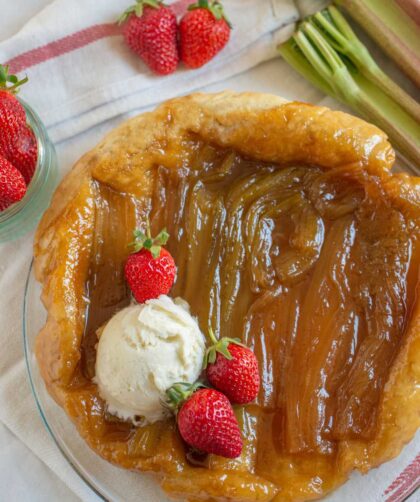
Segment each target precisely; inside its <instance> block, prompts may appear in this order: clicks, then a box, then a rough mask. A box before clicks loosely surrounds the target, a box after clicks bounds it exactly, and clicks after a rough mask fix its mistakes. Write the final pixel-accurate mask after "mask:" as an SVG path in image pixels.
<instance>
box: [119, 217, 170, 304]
mask: <svg viewBox="0 0 420 502" xmlns="http://www.w3.org/2000/svg"><path fill="white" fill-rule="evenodd" d="M134 238H135V240H134V243H133V245H134V251H135V252H134V253H133V254H131V255H130V256H129V257H128V259H127V262H126V264H125V277H126V280H127V282H128V285H129V287H130V289H131V292H132V293H133V296H134V298H135V299H136V301H137V302H138V303H144V302H146V301H147V300H151V299H153V298H158V297H159V296H160V295H166V294H168V293H169V291H170V289H171V287H172V285H173V283H174V280H175V276H176V266H175V262H174V259H173V258H172V256H171V254H170V253H169V252H168V251H167V250H166V249H165V248H164V247H162V246H164V245H165V244H166V243H167V241H168V238H169V234H168V233H167V232H166V230H165V229H164V230H162V231H161V232H160V233H159V235H157V237H152V236H151V233H150V225H149V223H147V231H146V233H144V232H142V231H141V230H136V231H135V232H134Z"/></svg>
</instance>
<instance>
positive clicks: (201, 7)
mask: <svg viewBox="0 0 420 502" xmlns="http://www.w3.org/2000/svg"><path fill="white" fill-rule="evenodd" d="M230 31H231V26H230V24H229V21H228V20H227V19H226V16H225V13H224V10H223V7H222V5H221V4H220V3H219V2H217V1H213V0H210V1H209V0H199V1H198V3H196V4H193V5H190V6H189V7H188V12H187V13H186V14H185V15H184V17H183V18H182V19H181V22H180V25H179V32H180V47H181V60H182V61H183V62H184V63H185V65H186V66H188V67H189V68H199V67H200V66H203V65H204V64H206V63H207V62H208V61H210V60H211V59H213V58H214V56H215V55H216V54H217V53H218V52H220V51H221V50H222V49H223V47H224V46H225V45H226V44H227V43H228V41H229V38H230Z"/></svg>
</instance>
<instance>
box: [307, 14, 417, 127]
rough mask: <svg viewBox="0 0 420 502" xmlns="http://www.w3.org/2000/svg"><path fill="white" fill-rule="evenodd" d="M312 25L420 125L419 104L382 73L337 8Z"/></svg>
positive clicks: (319, 15)
mask: <svg viewBox="0 0 420 502" xmlns="http://www.w3.org/2000/svg"><path fill="white" fill-rule="evenodd" d="M310 22H311V23H313V24H314V25H315V26H317V27H319V28H321V29H322V30H323V31H324V32H325V36H326V37H327V38H328V41H329V43H330V45H332V47H334V49H335V50H336V51H338V52H339V53H340V54H343V55H344V56H347V57H348V58H349V59H350V61H351V62H352V63H353V64H354V65H355V66H356V68H357V69H358V70H359V71H360V72H361V73H362V74H363V75H364V76H365V77H366V78H367V79H368V80H371V81H372V82H373V83H374V84H375V85H377V86H378V87H379V88H380V89H381V90H382V91H384V92H385V93H386V94H388V95H389V96H390V97H391V98H392V99H394V100H395V101H396V102H397V103H399V104H400V106H402V107H403V108H404V109H405V110H406V111H407V112H408V113H409V114H410V115H412V116H413V117H414V118H415V119H416V120H417V121H418V122H420V105H419V104H418V103H417V101H416V100H415V99H413V98H412V97H411V96H410V95H409V94H407V93H406V92H404V91H403V90H402V89H401V87H399V86H398V85H397V84H396V83H395V82H394V81H393V80H392V79H390V78H389V77H388V75H386V74H385V73H384V72H383V71H382V70H381V68H380V67H379V66H378V65H377V64H376V62H375V60H374V59H373V58H372V56H371V55H370V53H369V51H368V50H367V48H366V47H365V45H363V43H362V42H361V41H360V40H359V39H358V38H357V36H356V34H355V33H354V31H353V30H352V28H351V27H350V25H349V23H348V22H347V21H346V20H345V18H344V17H343V15H342V14H341V13H340V11H339V10H338V9H336V8H335V7H333V6H331V7H329V8H328V9H325V10H323V11H321V12H318V13H317V14H315V15H314V16H313V17H312V18H311V19H310Z"/></svg>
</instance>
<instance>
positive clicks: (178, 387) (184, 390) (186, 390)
mask: <svg viewBox="0 0 420 502" xmlns="http://www.w3.org/2000/svg"><path fill="white" fill-rule="evenodd" d="M204 388H207V386H206V385H204V384H203V383H202V382H200V381H198V382H195V383H193V384H190V383H186V382H177V383H174V384H173V385H172V387H169V389H168V390H167V391H166V395H167V396H168V401H167V404H168V406H169V408H170V409H171V410H172V411H173V412H175V413H176V412H177V411H178V409H179V408H180V407H181V405H182V404H183V403H184V402H185V401H186V400H187V399H189V398H190V397H191V395H192V394H194V392H195V391H196V390H198V389H204Z"/></svg>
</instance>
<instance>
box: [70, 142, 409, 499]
mask: <svg viewBox="0 0 420 502" xmlns="http://www.w3.org/2000/svg"><path fill="white" fill-rule="evenodd" d="M154 179H155V185H154V186H155V188H154V193H153V196H152V197H151V199H150V200H147V201H144V200H142V201H137V202H138V204H139V207H143V208H147V211H149V209H150V213H149V217H150V220H151V223H152V231H153V232H154V233H157V232H158V231H159V230H161V229H162V228H163V227H166V228H167V229H168V232H169V233H170V236H171V237H170V240H169V243H168V246H167V247H168V249H169V251H170V252H171V253H172V255H173V256H174V259H175V261H176V263H177V267H178V274H177V280H176V283H175V285H174V287H173V290H172V291H171V295H172V296H181V297H183V298H184V299H185V300H187V301H188V302H189V304H190V306H191V311H192V313H193V315H195V316H197V317H198V320H199V324H200V327H201V329H202V330H203V332H207V330H208V328H209V327H210V326H211V327H212V328H213V329H214V331H215V333H216V334H217V335H218V336H229V337H238V338H241V339H242V340H243V341H244V342H245V343H246V344H248V345H250V346H251V347H252V348H253V350H254V351H255V353H256V354H257V357H258V359H259V362H260V370H261V381H262V385H261V391H260V394H259V396H258V399H257V402H256V403H255V404H251V405H249V406H246V407H238V408H237V410H236V411H237V416H238V419H239V422H240V424H241V427H242V431H243V436H244V440H245V446H244V452H243V454H242V456H241V458H240V459H237V460H227V459H223V458H220V457H214V456H209V457H208V458H205V459H199V461H197V459H193V460H191V458H192V457H191V455H190V453H189V452H188V451H187V450H186V449H185V447H184V445H183V443H182V442H181V440H180V439H179V437H178V436H177V433H176V431H175V428H174V424H173V422H167V423H166V422H165V423H157V424H153V425H149V426H147V427H140V428H134V427H131V426H130V425H128V424H118V423H115V422H113V421H112V420H110V419H109V417H108V419H106V420H105V423H106V427H105V429H104V431H103V432H101V434H102V439H103V442H104V448H105V447H106V446H105V443H106V442H109V441H113V440H114V439H115V441H117V440H118V441H126V442H127V443H128V447H127V448H125V447H124V448H123V447H121V451H120V457H119V458H118V463H119V464H121V465H126V466H129V467H131V468H133V467H135V465H136V464H135V462H136V459H142V461H143V460H144V459H147V461H150V464H148V468H150V469H152V470H159V467H160V468H161V469H163V470H164V471H165V472H166V473H168V472H174V475H173V476H172V477H171V476H168V475H166V478H165V481H164V483H163V486H164V488H165V489H166V490H167V491H169V492H170V493H171V494H173V495H181V496H182V495H184V494H185V492H188V490H187V488H186V487H187V485H188V483H191V482H193V483H194V491H199V490H200V489H202V490H203V492H204V493H211V488H210V487H211V486H213V488H214V490H215V493H216V492H217V489H218V488H217V486H219V485H220V486H219V488H220V487H222V488H220V490H222V493H224V492H223V489H226V486H227V485H223V482H222V477H223V479H226V476H230V477H229V479H230V480H231V483H232V484H235V483H236V484H237V491H236V492H235V497H237V498H236V499H238V500H239V499H240V500H242V499H246V497H245V496H246V494H247V493H250V491H252V493H254V494H258V496H259V497H260V498H259V499H258V500H272V499H273V498H274V497H275V495H276V494H278V496H279V497H280V498H279V500H280V499H281V500H289V499H292V498H300V499H303V498H305V497H309V496H310V497H314V496H319V495H321V494H323V493H325V492H326V491H328V490H329V489H331V487H333V486H334V485H335V484H337V482H339V481H340V480H341V478H342V477H343V474H342V473H340V472H337V471H336V470H335V463H336V457H337V452H338V445H339V442H340V441H343V440H348V439H354V438H359V439H363V440H369V439H372V438H374V437H375V433H376V430H377V412H378V405H379V403H380V399H381V395H382V392H383V388H384V385H385V384H386V381H387V377H388V374H389V371H390V368H391V367H392V363H393V360H394V358H395V356H396V354H397V353H398V349H399V346H400V345H401V343H402V340H403V337H404V332H405V329H406V327H407V324H408V322H409V319H410V314H411V308H412V305H413V304H414V300H415V289H416V287H417V280H418V279H417V270H418V268H417V267H418V259H419V247H418V244H417V241H416V240H415V238H414V237H413V228H412V227H411V226H410V222H407V220H406V218H405V217H404V215H403V214H402V213H401V212H400V211H398V210H397V209H395V208H394V207H393V206H392V205H391V204H389V203H388V201H387V200H386V197H385V196H383V194H382V192H381V190H380V187H378V186H376V185H375V182H374V180H372V181H371V182H370V184H368V185H364V184H362V183H360V182H359V181H358V180H357V177H351V176H346V174H345V173H343V172H342V171H341V170H339V169H337V170H329V171H323V170H322V169H321V168H318V167H310V168H308V167H300V166H277V165H269V164H264V163H262V162H256V161H252V160H248V159H245V158H243V157H240V156H239V155H237V154H236V153H235V152H232V151H225V150H222V149H220V148H214V147H212V146H210V145H208V144H203V143H201V142H200V141H198V140H196V141H195V142H194V148H193V150H192V153H191V155H189V156H188V159H187V160H185V161H184V165H182V166H177V168H176V169H174V168H173V166H166V165H164V163H163V161H162V163H161V164H159V165H156V167H155V172H154ZM136 204H137V203H136V201H134V200H133V199H131V198H130V197H128V196H126V195H124V194H118V193H116V192H114V191H112V190H111V189H109V188H107V187H106V186H104V185H99V186H98V201H97V207H96V212H97V216H96V227H95V228H96V231H95V244H94V249H93V253H92V260H91V271H90V278H89V281H88V284H87V285H86V295H87V296H88V297H89V298H90V303H89V305H88V308H87V313H86V329H85V335H84V339H83V343H82V360H81V368H80V372H81V374H82V375H83V378H84V380H83V379H82V380H83V381H85V385H86V387H89V386H91V385H92V384H91V383H89V379H91V378H92V376H93V375H94V362H95V345H96V343H97V336H96V330H97V329H98V328H100V327H101V326H102V325H103V324H104V322H106V321H107V320H108V319H109V318H110V317H111V316H112V315H113V314H114V313H115V312H116V311H117V310H119V309H121V308H123V307H124V306H125V305H127V303H128V302H129V292H128V290H127V287H126V284H125V282H124V277H123V265H124V261H125V259H126V256H127V254H128V252H129V248H128V243H129V241H130V240H131V233H132V230H133V229H134V227H135V226H136V224H137V225H139V226H140V227H141V228H143V229H144V224H145V215H144V214H140V213H139V211H138V209H137V208H136ZM79 377H80V375H79ZM79 383H80V382H79ZM97 405H98V409H99V414H101V413H102V414H103V413H104V411H103V403H101V402H100V400H98V403H97ZM101 410H102V411H101ZM79 412H80V410H78V411H75V412H74V415H76V414H77V413H79ZM98 434H99V433H98ZM96 448H98V449H99V450H100V447H99V446H98V445H96ZM115 455H116V456H117V455H118V451H117V452H116V453H115ZM153 459H156V461H154V460H153ZM154 462H156V463H154ZM163 466H165V467H163ZM191 476H193V477H192V478H191ZM210 478H211V479H212V480H213V481H211V479H210ZM236 479H237V482H236V481H235V480H236ZM211 483H213V485H211ZM217 483H219V485H217ZM223 487H225V488H223ZM241 494H242V495H241ZM225 496H226V497H229V493H227V492H226V493H225ZM255 496H256V495H255ZM214 497H216V495H214ZM241 497H243V498H241ZM249 500H254V498H252V499H251V498H250V499H249Z"/></svg>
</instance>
